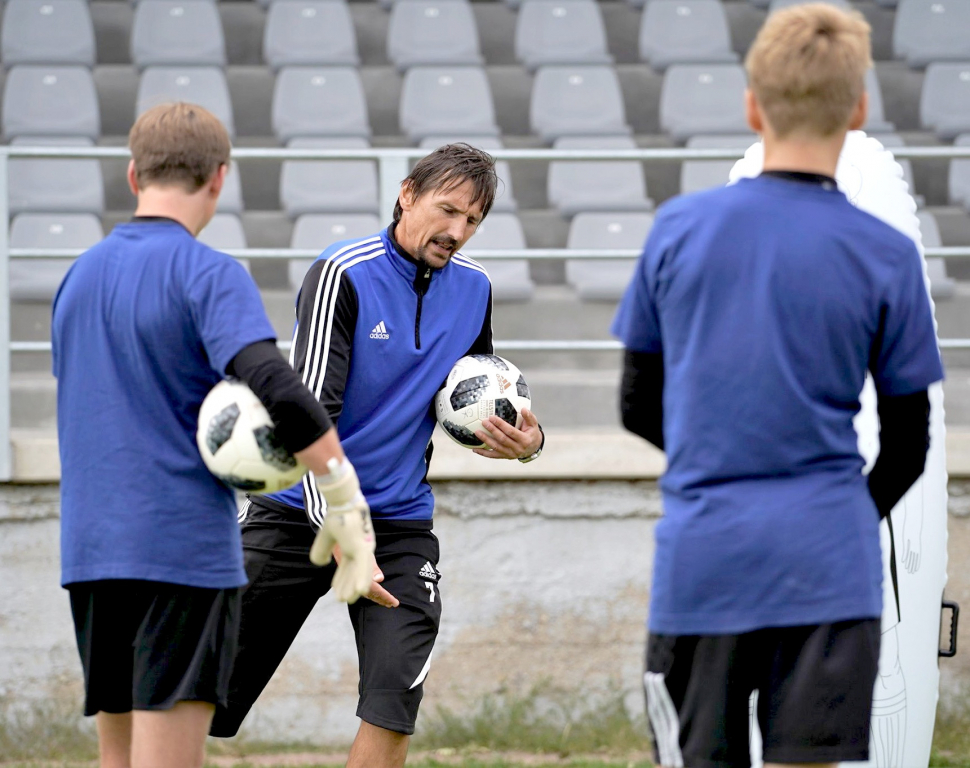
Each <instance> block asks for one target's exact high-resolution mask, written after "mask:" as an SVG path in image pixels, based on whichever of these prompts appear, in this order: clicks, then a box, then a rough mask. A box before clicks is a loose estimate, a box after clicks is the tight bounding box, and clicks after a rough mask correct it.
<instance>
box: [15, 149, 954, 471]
mask: <svg viewBox="0 0 970 768" xmlns="http://www.w3.org/2000/svg"><path fill="white" fill-rule="evenodd" d="M752 141H753V139H752ZM428 151H429V150H426V149H419V148H413V147H405V148H393V149H392V148H365V149H269V148H266V149H264V148H236V149H233V151H232V158H233V160H237V161H258V160H374V161H376V162H377V167H378V189H379V207H380V215H381V220H382V221H390V220H391V214H392V211H393V210H394V204H395V203H396V202H397V196H398V191H399V188H400V182H401V180H402V179H403V178H405V177H406V176H407V174H408V170H409V162H410V161H411V160H416V159H418V158H421V157H423V156H424V155H426V154H427V153H428ZM892 152H893V154H894V155H895V156H896V157H897V158H900V159H902V158H912V159H917V158H918V159H924V158H940V159H950V158H966V159H970V146H960V147H957V146H947V147H898V148H893V149H892ZM489 153H490V154H491V155H492V156H493V157H495V159H496V160H514V161H529V160H540V161H546V162H548V161H551V160H639V161H645V162H654V161H673V162H682V161H685V160H737V159H739V158H741V157H743V155H744V150H740V149H727V148H726V149H680V148H670V149H668V148H654V149H573V150H563V149H496V150H490V151H489ZM129 157H130V154H129V151H128V149H127V147H30V146H3V147H0V221H3V222H8V221H9V218H10V217H9V213H10V204H9V190H8V183H7V182H8V178H9V176H8V169H9V161H10V159H12V158H13V159H20V158H24V159H26V158H37V159H41V158H47V159H51V158H63V159H84V158H87V159H97V160H112V159H114V160H126V159H128V158H129ZM226 252H227V253H229V254H230V255H231V256H234V257H236V258H240V259H294V258H297V259H298V258H305V259H313V258H316V257H317V256H318V255H319V251H317V250H299V249H290V248H245V249H239V250H228V251H226ZM80 253H81V251H80V250H76V249H60V250H56V249H38V248H13V249H11V248H10V243H9V226H2V227H0V482H3V481H7V480H10V479H11V477H12V447H11V443H10V421H11V420H10V368H11V366H10V354H11V353H25V352H49V351H50V349H51V345H50V342H48V341H11V339H10V283H9V259H70V258H76V257H77V256H79V255H80ZM465 253H467V254H468V255H469V256H472V257H473V258H475V259H480V260H483V261H490V260H508V259H528V260H546V259H554V260H559V259H635V258H637V257H638V256H639V255H640V250H639V249H623V250H587V249H567V248H528V249H524V250H501V251H497V250H475V249H467V250H466V251H465ZM926 256H927V257H942V258H968V257H970V247H961V248H928V249H926ZM494 344H495V349H496V350H498V351H533V352H560V351H569V352H609V351H616V350H620V349H622V345H621V344H620V343H619V342H618V341H614V340H609V339H603V340H578V339H577V340H570V339H560V340H527V339H515V340H504V341H502V340H497V341H495V343H494ZM280 347H281V348H284V349H286V348H288V347H289V342H280ZM940 347H941V348H943V349H970V338H966V339H940Z"/></svg>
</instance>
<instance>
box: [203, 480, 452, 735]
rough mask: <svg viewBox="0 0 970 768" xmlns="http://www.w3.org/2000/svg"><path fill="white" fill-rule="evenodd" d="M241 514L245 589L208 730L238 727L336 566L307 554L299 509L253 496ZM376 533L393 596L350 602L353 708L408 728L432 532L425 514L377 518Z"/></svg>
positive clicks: (426, 658) (432, 621)
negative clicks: (355, 682) (393, 602)
mask: <svg viewBox="0 0 970 768" xmlns="http://www.w3.org/2000/svg"><path fill="white" fill-rule="evenodd" d="M241 517H242V519H243V523H242V525H243V528H242V539H243V550H244V552H245V557H246V573H247V575H248V576H249V586H248V587H246V588H245V590H244V591H243V598H242V624H241V627H240V634H239V653H238V655H237V657H236V664H235V667H234V668H233V673H232V680H231V682H230V686H229V704H228V707H226V708H222V707H220V708H218V709H217V710H216V715H215V719H214V720H213V723H212V729H211V734H212V735H213V736H234V735H235V734H236V732H237V731H238V730H239V726H240V725H241V724H242V721H243V719H244V718H245V717H246V714H247V713H248V712H249V710H250V708H251V707H252V706H253V703H254V702H255V701H256V698H257V697H258V696H259V694H260V693H261V692H262V690H263V688H264V687H265V686H266V684H267V683H268V682H269V681H270V678H271V677H272V676H273V673H274V672H275V671H276V668H277V667H278V666H279V664H280V662H281V661H282V660H283V656H284V655H285V654H286V651H287V649H288V648H289V647H290V644H291V643H292V642H293V639H294V638H295V637H296V635H297V633H298V632H299V631H300V627H302V626H303V622H304V621H305V620H306V618H307V616H308V615H309V614H310V611H311V610H312V609H313V606H314V605H315V604H316V602H317V600H319V599H320V597H322V596H323V595H325V594H326V593H327V592H328V590H329V589H330V582H331V581H332V579H333V574H334V569H335V567H336V566H335V565H334V564H333V563H331V564H330V565H328V566H325V567H323V568H320V567H318V566H315V565H313V564H312V563H311V562H310V560H309V553H310V545H311V543H312V542H313V538H314V531H313V529H312V528H311V527H310V524H309V523H308V522H307V520H306V516H305V514H304V513H303V512H302V511H301V510H294V509H293V508H291V507H286V506H284V505H281V504H275V503H274V502H272V501H271V500H268V499H258V497H257V498H254V499H252V500H250V501H249V502H248V507H247V508H245V509H244V516H243V515H241ZM374 533H375V535H376V539H377V551H376V553H375V554H376V558H377V564H378V565H379V566H380V567H381V570H382V571H383V572H384V582H383V586H384V588H385V589H387V591H388V592H390V593H391V594H392V595H394V596H395V597H396V598H397V599H398V600H400V601H401V605H400V606H398V607H397V608H384V607H382V606H380V605H377V604H376V603H374V602H372V601H370V600H367V599H366V598H361V599H360V600H358V601H357V602H356V603H354V604H353V605H351V606H349V611H350V620H351V622H352V623H353V627H354V634H355V636H356V638H357V656H358V665H359V667H360V686H359V692H360V699H359V701H358V705H357V716H358V717H359V718H361V719H362V720H364V721H366V722H368V723H371V724H372V725H376V726H379V727H381V728H386V729H388V730H390V731H396V732H398V733H405V734H412V733H414V724H415V721H416V720H417V716H418V705H419V704H420V703H421V697H422V696H423V694H424V679H425V677H426V676H427V674H428V670H429V669H430V666H431V650H432V648H433V647H434V642H435V639H436V638H437V636H438V625H439V622H440V620H441V595H440V593H439V591H438V580H439V578H440V574H439V573H438V569H437V565H438V557H439V552H438V540H437V538H435V535H434V534H433V533H432V532H431V521H430V520H420V521H419V520H411V521H385V520H380V519H377V520H374Z"/></svg>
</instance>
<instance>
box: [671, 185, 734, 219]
mask: <svg viewBox="0 0 970 768" xmlns="http://www.w3.org/2000/svg"><path fill="white" fill-rule="evenodd" d="M736 205H739V202H738V195H737V193H736V191H735V190H734V189H733V188H732V187H729V186H723V187H714V188H712V189H703V190H700V191H698V192H688V193H686V194H683V195H677V196H675V197H672V198H670V199H669V200H666V201H665V202H663V203H661V205H660V206H659V207H658V208H657V213H656V215H655V216H654V226H656V225H657V224H663V225H664V226H677V225H680V226H684V227H690V226H692V225H693V222H694V221H695V220H697V219H706V218H710V217H711V216H712V215H715V214H716V213H717V212H719V211H722V210H725V209H730V208H732V207H734V206H736Z"/></svg>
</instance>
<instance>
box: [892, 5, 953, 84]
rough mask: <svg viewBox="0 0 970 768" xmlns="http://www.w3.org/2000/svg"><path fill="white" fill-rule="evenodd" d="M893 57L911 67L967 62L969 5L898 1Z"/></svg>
mask: <svg viewBox="0 0 970 768" xmlns="http://www.w3.org/2000/svg"><path fill="white" fill-rule="evenodd" d="M893 54H894V55H895V56H896V58H897V59H903V58H904V59H906V61H907V63H908V64H909V66H911V67H925V66H926V65H927V64H930V63H931V62H934V61H968V60H970V2H967V0H900V2H899V5H898V6H897V8H896V23H895V26H894V28H893Z"/></svg>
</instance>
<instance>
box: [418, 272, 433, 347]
mask: <svg viewBox="0 0 970 768" xmlns="http://www.w3.org/2000/svg"><path fill="white" fill-rule="evenodd" d="M429 285H431V268H430V267H426V268H425V270H424V274H423V275H422V274H421V273H420V272H419V273H418V274H417V275H416V276H415V278H414V292H415V293H416V294H418V307H417V310H416V311H415V313H414V348H415V349H421V307H422V305H423V304H424V294H425V293H427V292H428V286H429Z"/></svg>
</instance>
